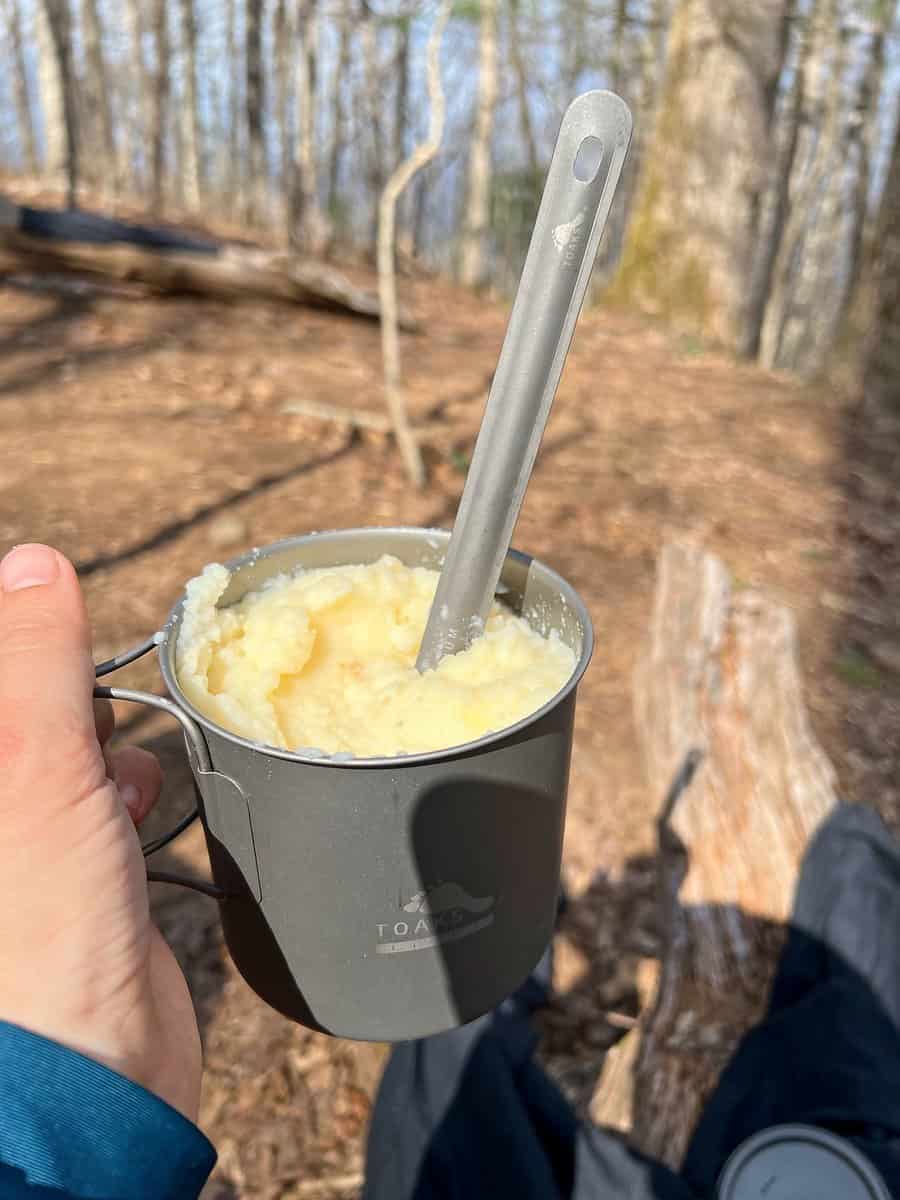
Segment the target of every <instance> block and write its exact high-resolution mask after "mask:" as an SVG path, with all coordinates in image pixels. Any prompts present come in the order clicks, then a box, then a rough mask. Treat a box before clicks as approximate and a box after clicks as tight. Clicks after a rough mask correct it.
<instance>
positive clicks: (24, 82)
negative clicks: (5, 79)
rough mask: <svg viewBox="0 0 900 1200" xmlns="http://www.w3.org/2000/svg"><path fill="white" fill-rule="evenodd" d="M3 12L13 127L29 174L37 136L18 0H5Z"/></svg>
mask: <svg viewBox="0 0 900 1200" xmlns="http://www.w3.org/2000/svg"><path fill="white" fill-rule="evenodd" d="M3 15H4V16H5V18H6V23H7V27H8V29H9V36H10V43H11V47H10V48H11V50H12V56H13V92H14V99H15V104H16V131H17V133H18V143H19V150H20V151H21V154H22V166H23V167H24V169H25V170H26V171H27V172H28V174H29V175H36V174H37V171H38V156H37V139H36V137H35V133H34V116H33V113H32V110H31V100H30V97H29V94H28V93H29V89H28V70H27V67H26V65H25V52H24V47H23V38H22V14H21V13H20V12H19V0H5V4H4V6H3Z"/></svg>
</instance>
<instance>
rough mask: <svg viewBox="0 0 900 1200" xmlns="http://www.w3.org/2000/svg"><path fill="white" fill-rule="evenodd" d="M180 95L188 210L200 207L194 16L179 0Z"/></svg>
mask: <svg viewBox="0 0 900 1200" xmlns="http://www.w3.org/2000/svg"><path fill="white" fill-rule="evenodd" d="M179 15H180V17H181V22H180V24H181V54H182V64H183V68H182V69H183V77H184V95H183V98H182V104H181V111H180V114H179V126H180V130H181V144H182V155H183V161H182V181H181V183H182V192H183V195H184V200H185V203H186V204H187V206H188V208H191V209H196V208H198V207H199V205H200V181H201V176H202V167H201V161H200V145H201V140H202V131H201V125H200V108H199V106H198V104H197V15H196V12H195V10H194V0H179Z"/></svg>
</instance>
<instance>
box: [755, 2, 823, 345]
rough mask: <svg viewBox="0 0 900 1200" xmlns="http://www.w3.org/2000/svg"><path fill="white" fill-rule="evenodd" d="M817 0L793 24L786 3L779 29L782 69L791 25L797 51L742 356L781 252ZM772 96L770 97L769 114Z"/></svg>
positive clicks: (761, 224) (793, 7)
mask: <svg viewBox="0 0 900 1200" xmlns="http://www.w3.org/2000/svg"><path fill="white" fill-rule="evenodd" d="M815 5H816V0H812V4H811V6H810V10H809V13H808V14H807V16H806V18H805V19H804V20H803V21H799V22H798V20H797V16H798V13H797V0H789V2H788V6H787V8H786V9H785V13H784V22H783V25H782V50H781V60H782V69H783V66H784V61H785V58H786V56H787V51H788V41H789V36H790V30H791V27H792V25H797V29H798V32H797V38H796V41H797V53H796V61H795V63H794V69H793V77H792V80H791V84H790V87H789V88H788V90H787V94H786V97H785V101H784V105H783V108H782V112H781V117H780V120H779V122H778V131H779V135H780V136H779V138H778V143H777V156H776V158H775V162H774V164H773V171H772V182H771V186H770V189H769V196H768V204H767V206H766V208H765V211H764V213H763V214H762V215H761V217H760V218H759V220H758V221H757V229H758V230H759V232H758V235H757V247H756V252H755V256H754V260H753V266H752V268H751V272H750V279H749V285H748V294H747V305H746V310H745V316H744V321H743V325H742V328H741V330H740V334H739V337H738V344H737V351H738V354H740V355H741V356H742V357H743V358H756V357H757V356H758V355H759V351H760V344H761V341H762V329H763V320H764V318H765V314H766V306H767V304H768V302H769V296H770V293H771V290H772V280H773V276H774V273H775V263H776V261H777V259H778V252H779V250H780V248H781V241H782V237H783V235H784V229H785V224H786V222H787V217H788V208H789V198H790V186H791V176H792V174H793V170H794V160H795V158H796V155H797V139H798V135H799V132H800V118H801V115H802V111H803V94H804V86H805V81H806V70H807V57H808V51H809V46H810V38H809V36H808V24H809V20H810V19H811V14H812V13H814V11H815ZM774 105H775V96H774V92H773V94H772V108H773V112H774Z"/></svg>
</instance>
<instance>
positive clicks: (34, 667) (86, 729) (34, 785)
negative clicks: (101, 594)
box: [0, 545, 106, 823]
mask: <svg viewBox="0 0 900 1200" xmlns="http://www.w3.org/2000/svg"><path fill="white" fill-rule="evenodd" d="M93 685H94V668H93V662H92V659H91V634H90V626H89V623H88V618H87V611H86V609H85V605H84V599H83V597H82V594H81V588H80V586H79V584H78V578H77V576H76V574H75V570H74V568H73V567H72V564H71V563H70V562H69V561H68V560H67V559H66V558H65V557H64V556H63V555H62V554H60V553H58V552H57V551H56V550H53V549H51V548H50V547H49V546H41V545H25V546H16V547H15V548H14V549H13V550H11V551H10V552H9V554H7V555H6V557H5V558H4V559H3V561H2V562H0V772H2V775H0V817H4V816H16V815H19V813H21V816H22V817H23V819H26V820H27V819H28V817H29V816H30V817H33V818H34V819H35V820H36V821H37V822H39V823H40V822H42V821H43V820H46V818H47V817H48V816H51V815H53V814H54V813H59V812H61V811H62V809H64V808H65V807H66V806H68V805H74V804H76V803H77V802H78V801H79V800H80V799H83V798H84V797H86V796H88V795H90V794H91V793H92V792H94V791H96V789H97V788H99V787H100V786H101V785H102V784H103V783H104V781H105V778H106V770H105V764H104V760H103V754H102V752H101V750H100V746H99V743H98V741H97V734H96V727H95V724H94V711H93V702H92V695H93ZM26 808H27V810H28V811H27V812H26V811H23V810H24V809H26ZM11 809H13V810H15V811H14V812H10V810H11Z"/></svg>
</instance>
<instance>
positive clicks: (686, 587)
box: [593, 542, 836, 1167]
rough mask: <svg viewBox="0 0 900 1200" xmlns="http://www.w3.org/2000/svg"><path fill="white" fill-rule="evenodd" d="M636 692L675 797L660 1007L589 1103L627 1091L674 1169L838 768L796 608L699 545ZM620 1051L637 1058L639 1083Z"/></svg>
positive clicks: (757, 983) (676, 567) (651, 755)
mask: <svg viewBox="0 0 900 1200" xmlns="http://www.w3.org/2000/svg"><path fill="white" fill-rule="evenodd" d="M634 701H635V716H636V721H637V727H638V731H639V736H640V740H641V745H642V748H643V753H644V759H645V762H646V767H647V773H648V779H649V783H650V786H651V788H652V789H653V792H654V793H655V794H656V795H659V796H660V797H665V800H664V803H663V807H662V811H661V813H660V816H659V819H658V836H659V860H658V861H659V889H660V892H659V919H660V922H661V927H662V934H663V937H662V944H663V949H662V961H661V964H660V971H659V982H658V986H657V991H656V996H655V999H654V1002H653V1003H652V1004H651V1006H650V1007H649V1009H648V1010H647V1012H646V1014H645V1016H644V1018H643V1019H642V1021H641V1024H640V1027H639V1029H638V1030H637V1031H635V1033H632V1034H629V1035H628V1037H627V1038H626V1039H625V1041H624V1042H623V1043H620V1046H617V1047H616V1048H615V1050H614V1052H613V1054H612V1055H611V1056H610V1058H611V1061H610V1062H609V1063H608V1065H607V1067H606V1068H605V1069H604V1079H603V1080H601V1083H600V1088H601V1094H600V1096H599V1097H598V1101H599V1103H598V1104H596V1105H595V1106H594V1109H593V1111H594V1113H595V1115H596V1116H597V1117H598V1119H600V1120H601V1122H602V1121H604V1118H605V1116H606V1114H607V1113H608V1114H609V1115H610V1116H614V1115H617V1114H618V1113H620V1112H621V1108H622V1098H621V1096H620V1095H618V1094H617V1093H619V1092H621V1090H622V1089H623V1088H626V1087H627V1088H628V1089H629V1091H630V1092H631V1108H632V1122H631V1138H632V1141H633V1142H634V1143H635V1144H636V1145H637V1146H638V1147H639V1148H640V1149H641V1150H643V1151H644V1152H645V1153H648V1154H651V1155H653V1156H654V1157H656V1158H659V1159H661V1160H663V1161H665V1162H667V1163H668V1164H669V1165H670V1166H673V1167H677V1166H678V1165H679V1164H680V1162H681V1159H682V1157H683V1154H684V1151H685V1149H686V1146H687V1143H688V1140H689V1138H690V1135H691V1132H692V1131H693V1128H694V1126H695V1125H696V1122H697V1119H698V1118H699V1115H700V1113H701V1111H702V1108H703V1106H704V1104H705V1102H706V1099H707V1097H708V1096H709V1094H710V1092H711V1090H712V1089H713V1087H714V1086H715V1083H716V1081H717V1079H718V1076H719V1073H720V1072H721V1069H722V1067H723V1066H724V1065H725V1063H726V1062H727V1060H728V1058H729V1057H730V1055H731V1053H732V1052H733V1050H734V1048H735V1045H736V1043H737V1041H738V1039H739V1038H740V1036H741V1035H742V1034H743V1033H744V1032H745V1031H746V1029H747V1028H748V1027H749V1026H750V1025H751V1024H752V1023H753V1022H754V1021H755V1020H757V1019H758V1018H759V1016H760V1015H761V1014H762V1011H763V1009H764V1006H765V1003H766V1000H767V993H768V990H769V984H770V982H771V976H772V971H773V968H774V965H775V961H776V958H777V953H778V950H779V948H780V945H781V941H782V934H783V928H784V922H786V921H787V919H788V917H789V915H790V911H791V904H792V899H793V893H794V887H795V884H796V879H797V874H798V868H799V864H800V859H801V857H802V855H803V852H804V849H805V847H806V844H807V841H808V839H809V837H810V835H811V834H812V833H813V831H814V830H815V828H816V827H817V826H818V824H819V823H820V822H821V821H822V819H823V818H824V817H825V816H826V814H827V813H828V812H829V810H830V809H831V807H832V806H833V804H834V803H835V800H836V794H835V774H834V771H833V769H832V767H831V765H830V763H829V761H828V759H827V758H826V757H825V754H824V753H823V751H822V749H821V748H820V746H819V745H818V743H817V742H816V740H815V737H814V736H813V734H812V731H811V729H810V725H809V721H808V718H807V714H806V711H805V708H804V704H803V695H802V687H801V682H800V676H799V672H798V668H797V660H796V646H795V629H794V622H793V618H792V617H791V614H790V613H789V612H788V610H787V609H785V608H784V607H783V606H781V605H779V604H777V603H776V602H775V601H774V600H772V599H771V598H770V597H767V596H765V595H763V594H761V593H759V592H756V591H741V592H737V593H735V592H733V590H732V587H731V584H730V581H729V576H728V573H727V571H726V569H725V567H724V566H723V564H722V563H721V562H720V561H719V560H718V559H716V558H714V557H713V556H712V555H710V554H708V553H706V552H705V551H704V550H703V548H702V547H701V546H699V545H697V544H695V543H690V542H676V543H672V544H668V545H666V546H665V548H664V549H663V551H662V554H661V556H660V559H659V565H658V575H657V584H656V595H655V602H654V607H653V617H652V622H651V627H650V635H649V639H648V645H647V648H646V651H645V653H644V655H643V657H642V659H641V661H640V663H639V666H638V668H637V671H636V673H635V678H634ZM634 1039H638V1040H639V1046H638V1047H635V1046H634V1044H631V1045H628V1044H627V1043H628V1042H629V1041H632V1042H633V1040H634ZM617 1056H621V1057H623V1058H624V1057H626V1056H627V1057H630V1058H631V1059H632V1061H633V1063H634V1066H633V1070H632V1072H631V1073H630V1078H623V1074H624V1073H623V1072H622V1071H621V1070H617V1069H616V1057H617ZM607 1080H608V1081H609V1082H610V1083H611V1084H615V1086H614V1087H613V1088H612V1089H611V1090H610V1094H609V1096H608V1097H607V1096H605V1095H604V1090H605V1088H606V1081H607Z"/></svg>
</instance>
